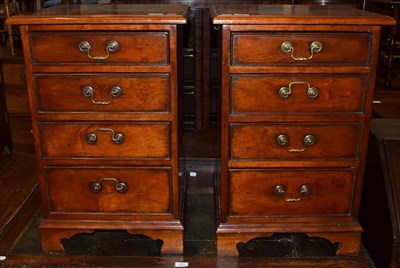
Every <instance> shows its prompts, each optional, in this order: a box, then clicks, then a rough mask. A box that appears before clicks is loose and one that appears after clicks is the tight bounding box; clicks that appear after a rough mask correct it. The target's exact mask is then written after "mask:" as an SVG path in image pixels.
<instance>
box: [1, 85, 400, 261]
mask: <svg viewBox="0 0 400 268" xmlns="http://www.w3.org/2000/svg"><path fill="white" fill-rule="evenodd" d="M382 84H383V82H382V80H378V84H377V88H378V90H377V94H376V95H375V100H376V103H375V104H374V107H375V109H374V116H375V117H383V118H400V95H399V94H400V79H396V80H395V81H394V82H393V83H392V87H391V88H384V87H382ZM397 90H398V92H399V93H397ZM217 137H218V131H217V130H216V129H212V130H210V131H197V132H190V133H187V134H186V135H185V151H184V152H183V154H184V155H185V157H188V158H191V159H196V158H197V159H200V158H205V159H206V158H209V159H214V158H216V157H217V155H218V139H217ZM205 144H206V145H205ZM192 165H196V164H193V163H192ZM35 179H36V177H35V165H34V156H33V154H29V153H25V152H18V151H17V152H13V154H12V155H5V154H1V155H0V195H1V200H0V213H1V214H0V215H1V216H0V224H1V226H0V228H1V230H0V256H5V258H6V259H5V260H3V261H0V267H21V266H24V267H43V266H46V267H60V266H64V267H72V266H73V267H99V266H101V267H178V266H176V263H177V262H187V263H188V265H189V266H188V267H207V268H212V267H224V268H225V267H229V268H235V267H296V268H298V267H335V268H337V267H375V266H374V264H373V260H371V259H370V257H369V255H368V252H367V251H365V250H362V252H361V254H360V256H355V257H324V256H319V257H314V258H311V257H307V258H305V257H290V258H278V257H271V256H269V257H218V256H216V254H215V251H212V250H211V251H207V250H203V251H201V250H200V251H198V252H197V253H194V254H193V253H187V252H186V253H185V254H184V255H160V256H129V255H125V256H112V255H111V256H104V255H84V254H79V253H78V254H73V255H71V254H43V253H41V252H40V251H34V250H31V251H29V250H30V249H31V248H40V243H39V242H38V241H37V240H35V239H36V238H35V239H33V240H31V241H34V242H33V243H34V245H25V242H24V241H25V240H23V239H26V238H25V236H26V235H27V233H29V232H30V231H29V226H31V227H30V228H32V226H35V225H34V221H35V217H38V213H39V214H40V211H39V212H38V208H39V200H38V195H37V190H35V189H36V186H35V183H34V181H35ZM1 183H3V184H4V185H3V184H1ZM193 186H194V188H196V189H197V190H194V192H197V193H199V192H200V193H201V192H202V191H203V190H199V189H200V188H201V189H205V191H204V192H206V193H208V192H207V189H210V185H206V186H204V185H201V184H194V185H193ZM202 187H203V188H202ZM5 215H8V216H7V217H6V216H5ZM33 228H35V227H33ZM36 231H37V230H36ZM36 231H34V232H36ZM21 241H22V242H21ZM192 242H193V243H196V241H192ZM201 242H205V241H198V244H201ZM206 242H211V244H212V243H213V241H206ZM208 244H210V243H208ZM17 246H19V247H21V246H22V247H24V246H25V248H27V249H28V250H27V251H24V250H16V247H17ZM214 248H215V241H214Z"/></svg>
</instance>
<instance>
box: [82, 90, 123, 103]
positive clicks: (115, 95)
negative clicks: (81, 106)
mask: <svg viewBox="0 0 400 268" xmlns="http://www.w3.org/2000/svg"><path fill="white" fill-rule="evenodd" d="M82 94H83V96H85V97H86V98H90V99H91V101H92V103H93V104H97V105H108V104H111V103H112V101H113V98H118V97H120V96H121V95H122V88H121V87H119V86H113V87H112V88H111V90H110V100H109V101H96V100H95V99H94V88H93V87H92V86H84V87H83V89H82Z"/></svg>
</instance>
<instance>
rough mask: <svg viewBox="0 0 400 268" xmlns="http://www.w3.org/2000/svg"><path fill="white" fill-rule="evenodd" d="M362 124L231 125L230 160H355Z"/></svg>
mask: <svg viewBox="0 0 400 268" xmlns="http://www.w3.org/2000/svg"><path fill="white" fill-rule="evenodd" d="M361 133H362V124H334V123H332V124H264V123H259V124H231V126H230V136H231V144H230V159H231V160H233V161H235V160H236V161H239V160H249V159H252V160H254V161H262V160H271V159H285V160H288V159H324V158H327V159H342V158H347V159H356V158H358V151H359V146H360V139H361Z"/></svg>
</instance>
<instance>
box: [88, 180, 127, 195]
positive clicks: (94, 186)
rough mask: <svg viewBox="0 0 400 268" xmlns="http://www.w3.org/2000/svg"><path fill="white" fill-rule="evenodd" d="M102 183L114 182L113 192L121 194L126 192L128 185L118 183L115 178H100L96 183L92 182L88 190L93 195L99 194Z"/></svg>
mask: <svg viewBox="0 0 400 268" xmlns="http://www.w3.org/2000/svg"><path fill="white" fill-rule="evenodd" d="M102 181H113V182H115V190H116V191H117V192H118V193H121V194H123V193H126V192H127V191H128V185H127V184H126V183H124V182H119V181H118V180H117V179H115V178H101V179H100V180H99V181H97V182H92V183H91V184H90V190H91V191H92V192H93V193H99V192H100V191H101V189H102V186H101V183H102Z"/></svg>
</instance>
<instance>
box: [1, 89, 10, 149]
mask: <svg viewBox="0 0 400 268" xmlns="http://www.w3.org/2000/svg"><path fill="white" fill-rule="evenodd" d="M4 149H6V150H7V151H8V152H11V149H12V141H11V133H10V126H9V120H8V113H7V107H6V98H5V93H4V86H1V87H0V154H1V153H2V152H3V150H4Z"/></svg>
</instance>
